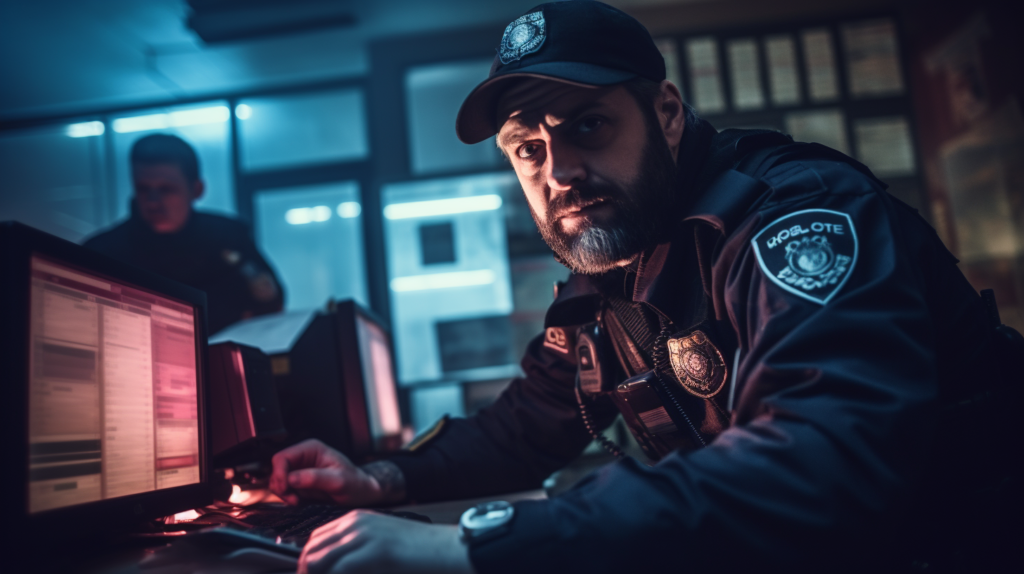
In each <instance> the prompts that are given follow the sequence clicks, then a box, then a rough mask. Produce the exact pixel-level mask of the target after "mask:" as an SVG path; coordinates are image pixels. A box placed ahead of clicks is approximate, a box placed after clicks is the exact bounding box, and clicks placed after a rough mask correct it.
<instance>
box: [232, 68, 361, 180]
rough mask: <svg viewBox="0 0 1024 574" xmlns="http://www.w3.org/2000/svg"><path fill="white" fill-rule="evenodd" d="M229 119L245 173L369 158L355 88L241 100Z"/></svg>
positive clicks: (359, 100) (357, 91)
mask: <svg viewBox="0 0 1024 574" xmlns="http://www.w3.org/2000/svg"><path fill="white" fill-rule="evenodd" d="M235 115H236V116H237V117H238V120H239V121H238V137H239V144H238V147H239V150H238V151H239V156H240V157H239V159H240V160H241V164H242V168H243V169H244V170H246V171H263V170H270V169H282V168H291V167H300V166H306V165H315V164H323V163H329V162H338V161H350V160H359V159H363V158H365V157H367V156H368V155H369V153H370V148H369V143H368V142H367V132H366V102H365V101H364V98H363V92H362V90H360V89H355V88H351V89H344V90H333V91H326V92H316V93H304V94H293V95H286V96H267V97H260V98H246V99H244V100H240V101H239V103H238V105H237V106H235Z"/></svg>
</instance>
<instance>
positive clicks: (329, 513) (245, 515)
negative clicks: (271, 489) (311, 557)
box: [235, 504, 349, 547]
mask: <svg viewBox="0 0 1024 574" xmlns="http://www.w3.org/2000/svg"><path fill="white" fill-rule="evenodd" d="M348 510H349V509H347V508H341V507H339V506H334V505H329V504H309V505H306V506H283V505H276V504H275V505H262V504H260V505H255V506H253V507H248V508H246V509H245V510H243V511H242V512H241V513H238V514H236V515H235V518H237V519H238V520H241V521H242V522H244V523H246V524H249V525H250V526H251V528H250V530H249V532H251V533H252V534H256V535H258V536H264V537H267V538H275V539H278V540H279V541H281V542H285V543H288V544H294V545H296V546H300V547H301V546H303V545H305V544H306V541H307V540H309V536H310V535H311V534H312V533H313V531H314V530H316V529H317V528H320V527H321V526H323V525H324V524H327V523H328V522H331V521H332V520H336V519H338V518H341V517H342V516H344V514H345V513H346V512H348Z"/></svg>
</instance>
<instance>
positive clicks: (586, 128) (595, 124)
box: [576, 118, 604, 134]
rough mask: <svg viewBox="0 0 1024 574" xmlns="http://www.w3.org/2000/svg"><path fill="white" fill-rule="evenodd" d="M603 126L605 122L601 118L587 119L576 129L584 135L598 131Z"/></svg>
mask: <svg viewBox="0 0 1024 574" xmlns="http://www.w3.org/2000/svg"><path fill="white" fill-rule="evenodd" d="M603 125H604V120H603V119H601V118H586V119H584V120H583V121H581V122H580V123H579V126H578V127H577V128H576V129H577V131H578V132H580V133H582V134H589V133H592V132H594V131H597V129H598V128H600V127H601V126H603Z"/></svg>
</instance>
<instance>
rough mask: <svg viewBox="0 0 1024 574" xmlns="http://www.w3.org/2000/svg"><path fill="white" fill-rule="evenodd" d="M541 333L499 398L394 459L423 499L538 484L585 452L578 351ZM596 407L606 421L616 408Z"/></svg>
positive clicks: (599, 420)
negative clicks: (518, 375)
mask: <svg viewBox="0 0 1024 574" xmlns="http://www.w3.org/2000/svg"><path fill="white" fill-rule="evenodd" d="M544 340H545V339H544V336H543V335H540V336H538V337H536V338H535V339H534V340H533V341H532V342H531V343H530V345H529V346H528V347H527V351H526V354H525V356H524V358H523V360H522V368H523V372H524V373H525V376H524V377H522V378H519V379H515V380H513V381H512V383H511V384H510V385H509V387H508V388H507V389H506V390H505V391H504V392H503V393H502V394H501V396H500V397H499V398H498V399H497V401H495V403H494V404H492V405H490V406H489V407H487V408H485V409H483V410H481V411H480V412H479V413H477V414H476V415H475V416H472V417H468V418H456V419H452V420H450V421H449V424H447V425H446V428H444V429H443V431H442V432H441V433H440V434H439V435H438V436H437V437H436V438H435V439H433V440H432V441H431V442H429V443H428V444H425V445H424V446H423V447H422V448H419V449H417V450H416V451H415V452H404V453H400V454H398V455H396V456H394V457H391V458H390V459H389V460H391V461H392V462H394V463H395V464H396V465H398V467H399V468H400V469H401V470H402V474H403V475H404V476H405V482H406V488H407V493H408V495H409V498H410V499H411V500H413V501H416V502H428V501H432V500H446V499H459V498H472V497H478V496H487V495H489V494H496V493H503V492H513V491H518V490H526V489H532V488H538V487H539V486H540V485H541V483H542V482H543V481H544V479H545V478H547V477H548V476H549V475H550V474H551V473H552V472H553V471H555V470H557V469H559V468H561V467H563V466H565V464H567V463H568V462H569V461H571V460H572V459H574V458H575V457H576V456H578V455H579V454H580V453H581V452H582V451H583V449H584V448H585V447H586V446H587V444H588V443H589V442H590V440H591V438H590V435H589V434H588V432H587V430H586V428H585V427H584V425H583V422H582V419H581V417H580V412H579V407H578V405H577V403H576V398H575V394H574V392H575V391H574V384H575V377H576V362H575V356H574V355H573V353H572V352H571V350H569V349H571V347H568V345H567V347H568V348H567V349H565V350H564V351H562V350H557V349H552V348H550V347H548V346H546V345H545V344H544ZM591 411H592V415H593V416H594V419H595V422H597V424H598V425H599V426H601V427H604V426H607V425H608V424H610V423H611V421H612V419H613V418H614V416H615V411H614V408H612V407H611V405H610V404H608V403H598V404H596V405H594V406H593V408H592V409H590V410H588V412H591Z"/></svg>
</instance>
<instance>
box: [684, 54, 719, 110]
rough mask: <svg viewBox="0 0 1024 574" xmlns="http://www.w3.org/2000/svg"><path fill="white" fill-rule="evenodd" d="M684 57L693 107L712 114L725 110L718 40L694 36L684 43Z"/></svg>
mask: <svg viewBox="0 0 1024 574" xmlns="http://www.w3.org/2000/svg"><path fill="white" fill-rule="evenodd" d="M686 59H687V62H688V63H689V64H690V85H691V86H693V87H692V91H693V93H692V98H693V101H692V102H691V103H692V104H693V107H695V108H697V111H699V112H703V113H706V114H713V113H718V112H724V111H725V89H724V88H723V87H722V71H721V66H720V65H719V62H718V42H716V41H715V39H714V38H711V37H703V38H694V39H692V40H690V41H688V42H687V43H686Z"/></svg>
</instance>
